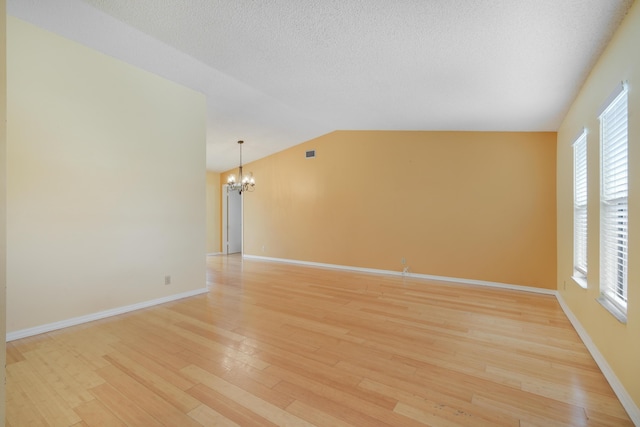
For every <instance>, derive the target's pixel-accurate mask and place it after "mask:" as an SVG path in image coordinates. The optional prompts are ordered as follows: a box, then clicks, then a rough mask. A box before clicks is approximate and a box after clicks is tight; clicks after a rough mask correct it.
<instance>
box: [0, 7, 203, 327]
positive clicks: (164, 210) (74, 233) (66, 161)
mask: <svg viewBox="0 0 640 427" xmlns="http://www.w3.org/2000/svg"><path fill="white" fill-rule="evenodd" d="M7 30H8V32H7V56H8V62H7V64H8V68H7V78H8V82H9V83H8V126H7V132H8V137H7V141H8V144H7V148H8V152H7V156H8V167H7V171H8V178H7V179H8V188H7V224H8V232H7V247H8V253H7V329H8V331H10V332H13V331H18V330H22V329H26V328H30V327H35V326H40V325H44V324H49V323H52V322H57V321H63V320H66V319H70V318H74V317H78V316H83V315H87V314H92V313H96V312H100V311H103V310H108V309H112V308H117V307H122V306H127V305H131V304H135V303H140V302H144V301H149V300H153V299H157V298H163V297H167V296H170V295H174V294H180V293H183V292H187V291H192V290H197V289H203V288H205V286H206V278H205V269H206V264H205V251H206V218H205V210H206V206H205V197H204V195H205V191H206V189H205V186H206V183H205V181H206V177H205V174H206V170H205V132H206V103H205V98H204V96H203V95H202V94H199V93H196V92H194V91H192V90H190V89H186V88H184V87H182V86H179V85H176V84H174V83H172V82H169V81H167V80H165V79H162V78H160V77H158V76H156V75H153V74H150V73H148V72H145V71H142V70H140V69H137V68H135V67H132V66H130V65H127V64H125V63H123V62H120V61H118V60H115V59H113V58H111V57H108V56H106V55H103V54H100V53H98V52H96V51H93V50H91V49H88V48H86V47H84V46H82V45H79V44H77V43H74V42H71V41H69V40H67V39H64V38H62V37H59V36H57V35H54V34H52V33H49V32H47V31H44V30H42V29H39V28H37V27H34V26H32V25H30V24H27V23H25V22H23V21H20V20H18V19H16V18H13V17H8V19H7ZM166 275H170V276H171V282H172V283H171V285H168V286H166V285H165V284H164V281H165V276H166Z"/></svg>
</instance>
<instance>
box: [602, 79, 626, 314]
mask: <svg viewBox="0 0 640 427" xmlns="http://www.w3.org/2000/svg"><path fill="white" fill-rule="evenodd" d="M612 98H613V100H612V101H611V102H610V103H609V104H608V105H606V106H605V109H604V111H603V112H602V114H601V115H600V144H601V161H602V165H601V170H600V171H601V188H600V292H601V298H600V301H601V302H602V303H603V305H604V306H605V307H607V308H608V309H609V311H611V312H612V313H613V314H614V315H616V317H618V318H619V319H620V320H623V321H625V320H626V312H627V268H628V265H629V263H628V252H627V248H628V245H627V243H628V239H627V236H628V233H627V230H628V218H629V215H628V187H629V186H628V173H627V172H628V142H627V88H626V86H625V85H621V86H620V88H619V89H618V90H616V92H614V94H613V95H612ZM620 317H622V319H621V318H620Z"/></svg>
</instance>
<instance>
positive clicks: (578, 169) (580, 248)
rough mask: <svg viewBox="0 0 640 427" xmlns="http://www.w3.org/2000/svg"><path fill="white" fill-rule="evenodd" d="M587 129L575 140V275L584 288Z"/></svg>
mask: <svg viewBox="0 0 640 427" xmlns="http://www.w3.org/2000/svg"><path fill="white" fill-rule="evenodd" d="M587 145H588V144H587V130H586V129H583V130H582V132H580V134H579V135H578V136H577V137H576V138H575V139H574V142H573V276H572V278H573V279H574V281H575V282H576V283H577V284H578V285H579V286H581V287H582V288H586V287H587V271H588V262H587V253H588V243H587V238H588V225H589V219H588V206H587V205H588V200H589V198H588V183H587V178H588V170H587V158H588V154H587Z"/></svg>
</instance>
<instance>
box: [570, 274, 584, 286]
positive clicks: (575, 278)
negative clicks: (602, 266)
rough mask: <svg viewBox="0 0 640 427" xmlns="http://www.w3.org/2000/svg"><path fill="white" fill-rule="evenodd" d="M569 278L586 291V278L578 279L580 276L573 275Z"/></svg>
mask: <svg viewBox="0 0 640 427" xmlns="http://www.w3.org/2000/svg"><path fill="white" fill-rule="evenodd" d="M571 278H572V279H573V281H574V282H575V283H576V284H577V285H578V286H580V287H581V288H582V289H587V278H586V277H580V276H575V275H574V276H571Z"/></svg>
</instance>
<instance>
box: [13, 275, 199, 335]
mask: <svg viewBox="0 0 640 427" xmlns="http://www.w3.org/2000/svg"><path fill="white" fill-rule="evenodd" d="M207 292H209V289H207V288H202V289H196V290H193V291H188V292H182V293H179V294H175V295H169V296H166V297H162V298H158V299H154V300H150V301H143V302H139V303H137V304H132V305H127V306H124V307H116V308H112V309H110V310H105V311H99V312H97V313H91V314H87V315H85V316H80V317H74V318H71V319H66V320H61V321H59V322H53V323H48V324H46V325H40V326H35V327H33V328H27V329H21V330H19V331H14V332H9V333H7V342H9V341H13V340H17V339H20V338H26V337H31V336H34V335H39V334H44V333H46V332H51V331H55V330H57V329H63V328H68V327H69V326H75V325H80V324H82V323H88V322H92V321H94V320H99V319H104V318H106V317H111V316H117V315H118V314H124V313H128V312H130V311H135V310H140V309H141V308H147V307H152V306H154V305H158V304H164V303H167V302H171V301H176V300H179V299H182V298H187V297H192V296H195V295H200V294H204V293H207Z"/></svg>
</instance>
